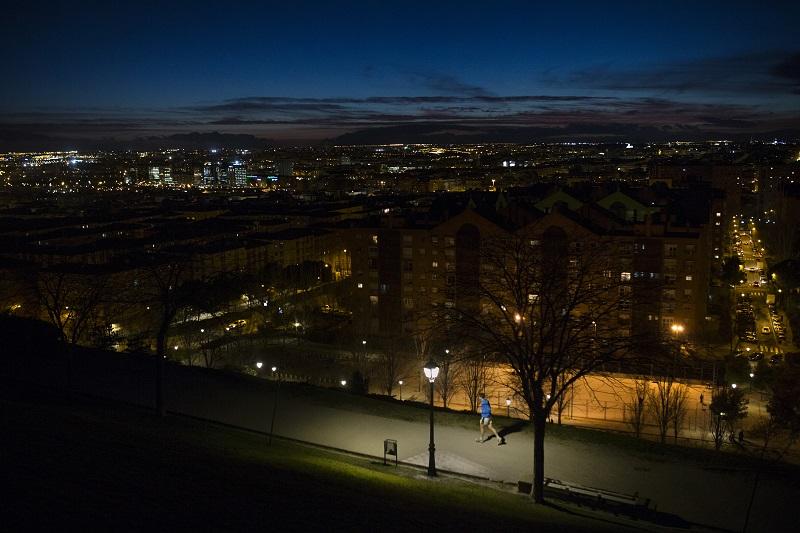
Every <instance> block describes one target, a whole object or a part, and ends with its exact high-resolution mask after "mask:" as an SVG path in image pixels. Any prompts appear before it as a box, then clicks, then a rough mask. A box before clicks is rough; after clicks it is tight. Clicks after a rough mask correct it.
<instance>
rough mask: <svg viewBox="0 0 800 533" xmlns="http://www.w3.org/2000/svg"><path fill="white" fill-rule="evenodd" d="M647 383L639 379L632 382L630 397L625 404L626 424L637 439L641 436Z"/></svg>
mask: <svg viewBox="0 0 800 533" xmlns="http://www.w3.org/2000/svg"><path fill="white" fill-rule="evenodd" d="M647 389H648V382H647V380H646V379H643V378H639V379H637V380H635V381H634V382H633V390H631V397H630V399H628V400H627V401H626V402H625V411H626V416H625V418H626V420H625V421H626V422H627V423H628V425H630V426H631V429H633V433H634V435H636V438H637V439H638V438H639V437H640V436H641V435H642V429H643V428H644V421H645V399H646V398H647Z"/></svg>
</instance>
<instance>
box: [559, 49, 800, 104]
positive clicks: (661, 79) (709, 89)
mask: <svg viewBox="0 0 800 533" xmlns="http://www.w3.org/2000/svg"><path fill="white" fill-rule="evenodd" d="M545 81H546V82H548V83H550V84H552V85H557V86H569V87H573V88H592V89H603V90H609V91H645V90H646V91H666V92H677V93H688V92H695V93H698V94H710V93H725V94H753V95H764V94H765V93H770V94H791V93H794V92H797V90H798V89H800V53H797V52H786V51H768V52H758V53H750V54H741V55H733V56H726V57H712V58H704V59H699V60H696V61H684V62H673V63H668V64H665V65H659V66H652V65H645V66H642V67H640V68H616V67H614V66H613V65H601V66H596V67H593V68H588V69H585V70H580V71H577V72H573V73H571V74H568V75H566V76H563V77H557V76H553V75H548V76H547V77H546V79H545Z"/></svg>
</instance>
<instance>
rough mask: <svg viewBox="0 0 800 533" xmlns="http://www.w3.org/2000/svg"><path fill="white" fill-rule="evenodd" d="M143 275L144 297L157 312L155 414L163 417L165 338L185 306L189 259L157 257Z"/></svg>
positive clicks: (167, 256)
mask: <svg viewBox="0 0 800 533" xmlns="http://www.w3.org/2000/svg"><path fill="white" fill-rule="evenodd" d="M152 259H153V261H152V262H151V263H150V264H149V265H147V267H146V268H145V272H146V275H147V278H148V280H147V281H148V283H147V288H146V289H145V290H146V291H148V292H147V293H146V294H145V295H144V296H145V299H146V300H147V301H149V302H151V305H152V306H154V307H155V308H156V309H157V310H158V318H157V320H156V398H155V407H156V411H157V412H158V413H159V414H160V415H161V416H164V415H165V414H166V405H165V404H164V371H165V359H166V358H167V338H168V334H169V330H170V326H171V325H172V322H173V321H174V320H175V316H176V315H177V314H178V311H179V310H180V309H181V308H182V307H183V306H185V305H186V304H187V301H188V298H187V291H186V287H185V286H184V285H185V284H186V282H187V281H188V277H189V268H188V267H189V257H188V256H186V255H184V254H170V255H167V254H159V255H158V256H156V257H153V258H152Z"/></svg>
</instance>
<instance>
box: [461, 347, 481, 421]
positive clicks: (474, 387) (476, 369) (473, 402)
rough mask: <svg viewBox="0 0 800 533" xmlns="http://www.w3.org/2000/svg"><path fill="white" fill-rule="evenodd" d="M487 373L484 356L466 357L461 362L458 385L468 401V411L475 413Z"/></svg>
mask: <svg viewBox="0 0 800 533" xmlns="http://www.w3.org/2000/svg"><path fill="white" fill-rule="evenodd" d="M487 371H488V367H487V364H486V356H485V355H483V354H481V355H478V354H473V355H471V356H467V357H466V358H465V359H463V360H462V362H461V373H460V375H459V377H460V379H459V384H460V385H461V388H462V389H463V390H464V393H465V394H466V396H467V400H469V409H470V411H472V412H474V411H477V409H478V398H480V393H481V391H482V390H484V389H485V388H486V381H487V375H486V374H487Z"/></svg>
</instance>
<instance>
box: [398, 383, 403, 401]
mask: <svg viewBox="0 0 800 533" xmlns="http://www.w3.org/2000/svg"><path fill="white" fill-rule="evenodd" d="M397 384H398V385H400V401H401V402H402V401H403V380H402V379H401V380H400V381H398V382H397Z"/></svg>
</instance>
